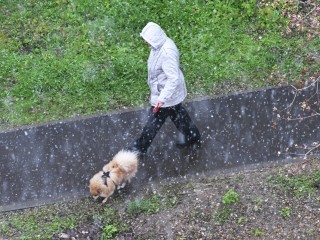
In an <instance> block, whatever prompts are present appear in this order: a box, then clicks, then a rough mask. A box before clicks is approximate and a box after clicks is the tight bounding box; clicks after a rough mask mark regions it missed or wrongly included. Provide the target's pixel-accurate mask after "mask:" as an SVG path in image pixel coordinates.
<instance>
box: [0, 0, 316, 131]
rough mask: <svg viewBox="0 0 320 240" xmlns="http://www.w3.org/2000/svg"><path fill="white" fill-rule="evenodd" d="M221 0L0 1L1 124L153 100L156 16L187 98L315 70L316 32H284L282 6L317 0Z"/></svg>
mask: <svg viewBox="0 0 320 240" xmlns="http://www.w3.org/2000/svg"><path fill="white" fill-rule="evenodd" d="M221 2H222V3H219V1H207V3H205V1H198V2H197V1H191V0H185V1H165V2H161V3H160V2H159V1H156V0H144V1H134V0H128V1H126V2H124V1H115V0H109V1H102V0H100V1H91V0H82V1H72V0H56V1H51V0H50V1H49V0H47V1H35V0H29V1H18V0H10V1H9V0H3V1H1V2H0V5H1V8H0V51H1V54H0V79H1V81H0V88H1V89H2V91H1V92H0V124H1V127H0V129H4V128H9V127H13V126H17V125H23V124H31V123H38V122H46V121H50V120H58V119H63V118H70V117H73V116H75V115H88V114H93V113H98V112H105V111H109V110H112V109H118V108H121V107H133V106H143V105H145V104H147V99H146V95H147V93H148V89H147V85H146V77H147V73H146V59H147V57H148V52H149V50H148V49H147V48H146V47H145V46H144V44H143V43H142V41H141V39H140V37H139V32H140V31H141V29H142V28H143V26H144V25H145V24H146V23H147V22H148V21H150V20H152V21H155V22H158V23H159V24H160V25H161V26H162V27H163V28H164V29H165V30H166V31H167V33H168V35H169V36H170V37H171V38H173V39H174V40H175V41H176V43H177V45H178V47H179V49H180V51H181V62H182V65H183V69H184V71H185V75H186V79H187V84H188V90H189V98H194V97H196V96H203V95H212V94H216V93H221V92H222V93H223V92H228V91H232V90H234V89H245V88H246V89H247V88H255V87H258V86H272V85H277V84H278V83H279V82H282V81H286V82H292V81H295V80H297V79H298V80H299V79H303V78H305V76H304V74H307V75H312V74H314V72H316V71H318V70H317V69H319V61H313V62H311V61H308V59H309V58H308V57H309V56H310V53H311V54H318V50H319V46H320V42H319V38H316V37H311V38H310V37H309V40H308V37H307V34H306V30H307V29H306V28H305V29H303V31H298V30H297V27H296V26H291V28H290V29H291V30H294V31H293V32H291V33H290V34H285V31H284V30H285V29H289V28H287V26H288V24H289V23H290V22H289V20H288V19H286V18H285V17H284V16H283V15H284V13H288V12H289V13H292V14H298V13H299V14H300V15H301V16H304V15H306V14H308V12H309V11H310V9H312V7H313V5H310V6H305V7H304V8H303V11H302V10H300V11H297V9H298V7H299V6H298V5H297V4H296V1H284V2H282V1H279V2H278V1H272V2H273V4H272V5H271V4H266V3H265V2H264V1H260V5H257V4H256V3H255V2H256V1H254V0H250V1H242V2H241V1H228V4H226V3H224V1H221ZM309 15H312V14H309ZM286 16H288V14H286ZM291 18H292V17H291ZM291 20H292V19H291ZM300 25H301V22H300ZM221 86H228V87H223V88H221Z"/></svg>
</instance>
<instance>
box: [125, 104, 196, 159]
mask: <svg viewBox="0 0 320 240" xmlns="http://www.w3.org/2000/svg"><path fill="white" fill-rule="evenodd" d="M153 108H154V107H151V109H150V113H149V114H150V115H149V118H148V121H147V123H146V125H145V126H144V128H143V130H142V133H141V135H140V137H139V138H138V139H136V141H135V142H134V143H133V145H132V146H131V149H135V150H138V151H140V152H141V153H146V152H147V150H148V148H149V147H150V145H151V143H152V141H153V139H154V138H155V136H156V135H157V133H158V131H159V130H160V128H161V127H162V125H163V124H164V122H165V120H166V119H167V117H170V119H171V120H172V122H173V123H174V125H175V126H176V127H177V129H178V130H179V131H180V132H181V133H182V134H183V135H184V137H185V142H186V144H192V143H196V142H200V133H199V130H198V128H197V127H196V125H195V124H194V123H193V121H192V120H191V118H190V116H189V114H188V113H187V111H186V109H185V108H184V107H183V106H182V104H181V103H180V104H178V105H175V106H172V107H167V108H160V109H159V111H158V112H157V113H154V112H153Z"/></svg>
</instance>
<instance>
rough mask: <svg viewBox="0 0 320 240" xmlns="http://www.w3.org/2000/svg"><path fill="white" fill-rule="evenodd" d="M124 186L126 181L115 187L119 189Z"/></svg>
mask: <svg viewBox="0 0 320 240" xmlns="http://www.w3.org/2000/svg"><path fill="white" fill-rule="evenodd" d="M125 186H126V182H125V181H124V182H122V183H121V184H120V185H119V186H118V187H117V189H118V190H119V189H121V188H124V187H125Z"/></svg>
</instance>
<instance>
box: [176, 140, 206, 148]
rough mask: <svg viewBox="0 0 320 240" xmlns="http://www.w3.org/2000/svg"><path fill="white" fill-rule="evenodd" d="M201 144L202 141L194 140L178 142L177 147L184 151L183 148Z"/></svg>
mask: <svg viewBox="0 0 320 240" xmlns="http://www.w3.org/2000/svg"><path fill="white" fill-rule="evenodd" d="M200 143H201V142H200V139H192V140H190V141H184V142H182V141H178V142H176V147H177V148H180V149H182V148H185V147H188V146H191V145H194V144H197V145H200Z"/></svg>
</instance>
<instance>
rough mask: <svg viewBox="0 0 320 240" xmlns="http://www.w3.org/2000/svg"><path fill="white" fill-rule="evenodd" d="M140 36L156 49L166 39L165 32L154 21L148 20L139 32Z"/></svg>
mask: <svg viewBox="0 0 320 240" xmlns="http://www.w3.org/2000/svg"><path fill="white" fill-rule="evenodd" d="M140 36H141V37H142V38H143V39H144V40H145V41H147V42H148V43H149V44H150V45H151V47H152V48H155V49H158V48H159V47H161V46H162V45H163V44H164V42H165V41H166V40H167V35H166V33H165V32H164V31H163V30H162V28H161V27H160V26H159V25H158V24H156V23H154V22H149V23H148V24H147V25H146V26H145V27H144V28H143V29H142V32H141V33H140Z"/></svg>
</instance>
